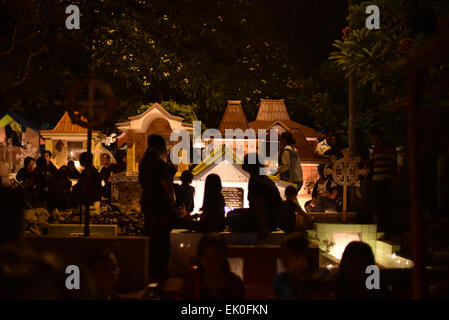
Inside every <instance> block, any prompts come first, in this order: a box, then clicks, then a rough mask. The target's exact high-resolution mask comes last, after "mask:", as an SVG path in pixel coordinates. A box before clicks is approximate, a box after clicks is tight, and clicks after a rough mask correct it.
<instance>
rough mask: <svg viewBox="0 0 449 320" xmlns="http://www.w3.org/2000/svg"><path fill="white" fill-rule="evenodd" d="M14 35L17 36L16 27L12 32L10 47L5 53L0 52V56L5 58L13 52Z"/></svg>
mask: <svg viewBox="0 0 449 320" xmlns="http://www.w3.org/2000/svg"><path fill="white" fill-rule="evenodd" d="M16 34H17V26H15V27H14V32H13V34H12V38H11V46H10V47H9V49H8V50H6V51H0V56H6V55H8V54H10V53H11V52H12V51H13V50H14V47H15V45H16Z"/></svg>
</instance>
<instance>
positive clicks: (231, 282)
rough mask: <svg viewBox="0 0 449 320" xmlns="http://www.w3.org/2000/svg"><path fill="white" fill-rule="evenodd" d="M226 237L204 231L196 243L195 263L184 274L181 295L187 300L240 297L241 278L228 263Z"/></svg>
mask: <svg viewBox="0 0 449 320" xmlns="http://www.w3.org/2000/svg"><path fill="white" fill-rule="evenodd" d="M226 251H227V248H226V241H225V240H224V239H223V237H221V236H220V235H214V234H209V235H204V236H203V237H202V238H201V239H200V242H199V243H198V247H197V256H198V262H199V264H198V266H196V267H194V268H193V269H192V270H190V271H189V272H188V273H187V274H186V276H185V277H184V281H183V283H182V289H181V295H182V297H183V298H184V299H187V300H191V299H194V300H244V299H245V288H244V286H243V282H242V280H241V279H240V278H239V276H237V275H236V274H235V273H233V272H232V271H231V269H230V267H229V262H228V259H227V254H226Z"/></svg>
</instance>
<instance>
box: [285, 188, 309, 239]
mask: <svg viewBox="0 0 449 320" xmlns="http://www.w3.org/2000/svg"><path fill="white" fill-rule="evenodd" d="M297 196H298V189H296V188H295V187H293V186H288V187H287V188H285V201H283V202H282V205H281V211H280V215H279V224H278V227H279V229H281V230H282V231H284V232H285V233H291V232H294V231H295V230H296V228H300V229H307V227H308V226H309V225H310V224H311V223H312V222H313V221H314V218H313V217H312V216H310V215H308V214H307V213H305V212H304V211H303V210H302V209H301V207H300V206H299V203H298V198H297Z"/></svg>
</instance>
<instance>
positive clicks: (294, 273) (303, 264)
mask: <svg viewBox="0 0 449 320" xmlns="http://www.w3.org/2000/svg"><path fill="white" fill-rule="evenodd" d="M308 253H309V243H308V241H307V240H306V238H305V237H304V236H303V235H302V234H300V233H293V234H291V235H289V236H287V237H286V238H285V239H284V240H283V241H282V243H281V260H282V264H283V266H284V268H285V272H283V273H276V274H275V276H274V279H273V289H274V293H275V297H276V298H277V299H281V300H305V299H308V297H309V294H308V292H307V289H308V288H309V287H310V286H309V285H308V284H309V282H311V281H313V280H315V279H316V278H317V277H318V276H315V275H314V274H313V269H312V266H311V264H310V262H309V258H308Z"/></svg>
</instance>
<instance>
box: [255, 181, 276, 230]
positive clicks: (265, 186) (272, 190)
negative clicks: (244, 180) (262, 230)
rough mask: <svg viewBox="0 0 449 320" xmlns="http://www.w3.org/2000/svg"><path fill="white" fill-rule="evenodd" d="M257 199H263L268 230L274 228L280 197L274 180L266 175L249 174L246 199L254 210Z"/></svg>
mask: <svg viewBox="0 0 449 320" xmlns="http://www.w3.org/2000/svg"><path fill="white" fill-rule="evenodd" d="M257 199H263V200H264V203H265V204H264V209H265V217H266V221H267V229H268V230H276V225H277V221H278V217H279V212H280V209H281V202H282V198H281V195H280V193H279V190H278V188H277V187H276V185H275V184H274V182H273V181H272V180H271V179H270V178H268V177H267V176H251V177H250V178H249V182H248V201H249V207H250V209H251V211H253V212H255V202H256V200H257Z"/></svg>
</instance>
